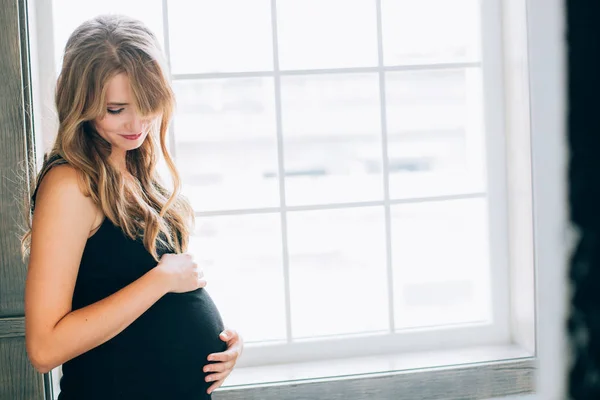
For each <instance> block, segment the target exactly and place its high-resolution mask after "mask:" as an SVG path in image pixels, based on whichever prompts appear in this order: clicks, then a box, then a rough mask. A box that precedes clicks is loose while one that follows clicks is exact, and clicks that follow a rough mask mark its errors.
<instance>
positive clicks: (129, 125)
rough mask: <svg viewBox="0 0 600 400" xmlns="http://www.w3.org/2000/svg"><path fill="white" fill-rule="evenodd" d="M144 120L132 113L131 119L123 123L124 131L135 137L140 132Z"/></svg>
mask: <svg viewBox="0 0 600 400" xmlns="http://www.w3.org/2000/svg"><path fill="white" fill-rule="evenodd" d="M143 127H144V119H143V118H142V117H140V115H139V114H137V113H132V116H131V118H129V119H128V120H127V121H126V122H125V130H126V131H127V133H129V134H131V135H137V134H138V133H140V132H142V129H143Z"/></svg>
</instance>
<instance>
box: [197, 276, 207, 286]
mask: <svg viewBox="0 0 600 400" xmlns="http://www.w3.org/2000/svg"><path fill="white" fill-rule="evenodd" d="M206 284H207V282H206V280H205V279H204V278H198V287H199V288H203V287H205V286H206Z"/></svg>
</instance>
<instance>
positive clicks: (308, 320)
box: [288, 207, 388, 338]
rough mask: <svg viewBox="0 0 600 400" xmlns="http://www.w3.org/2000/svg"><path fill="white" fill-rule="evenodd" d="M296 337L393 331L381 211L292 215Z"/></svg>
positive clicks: (377, 209) (363, 210)
mask: <svg viewBox="0 0 600 400" xmlns="http://www.w3.org/2000/svg"><path fill="white" fill-rule="evenodd" d="M288 231H289V236H288V239H289V255H290V285H291V301H292V333H293V336H294V337H295V338H302V337H311V336H320V335H335V334H346V333H359V332H374V331H382V330H386V329H388V314H387V313H388V300H387V289H386V288H387V286H386V264H385V227H384V210H383V208H382V207H365V208H362V207H361V208H352V209H342V210H319V211H302V212H300V211H298V212H291V213H289V214H288Z"/></svg>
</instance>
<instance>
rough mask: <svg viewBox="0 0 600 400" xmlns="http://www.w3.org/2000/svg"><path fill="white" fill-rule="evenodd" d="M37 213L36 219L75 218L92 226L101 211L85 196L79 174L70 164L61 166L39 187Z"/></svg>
mask: <svg viewBox="0 0 600 400" xmlns="http://www.w3.org/2000/svg"><path fill="white" fill-rule="evenodd" d="M35 204H36V205H35V212H34V224H35V222H36V220H38V221H37V222H39V220H44V221H45V220H53V221H55V220H56V219H63V220H64V219H75V220H78V221H79V223H81V224H84V225H87V226H88V227H92V226H93V225H94V222H95V221H96V219H97V215H98V210H97V207H96V205H95V204H94V202H93V201H92V199H91V198H90V197H88V196H86V195H85V193H84V189H83V185H82V182H81V179H80V177H79V173H78V172H77V170H76V169H75V168H73V167H72V166H70V165H66V164H63V165H58V166H55V167H53V168H52V169H50V170H49V171H48V172H47V173H46V175H45V176H44V177H43V179H42V181H41V182H40V186H39V188H38V192H37V196H36V202H35Z"/></svg>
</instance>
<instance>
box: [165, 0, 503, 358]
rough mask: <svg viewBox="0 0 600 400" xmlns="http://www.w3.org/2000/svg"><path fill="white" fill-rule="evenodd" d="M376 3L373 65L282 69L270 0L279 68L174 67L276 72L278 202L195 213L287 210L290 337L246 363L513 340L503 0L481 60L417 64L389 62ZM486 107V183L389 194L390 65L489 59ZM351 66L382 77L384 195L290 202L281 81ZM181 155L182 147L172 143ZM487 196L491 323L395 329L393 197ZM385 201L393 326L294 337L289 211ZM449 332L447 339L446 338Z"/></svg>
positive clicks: (259, 349) (251, 351)
mask: <svg viewBox="0 0 600 400" xmlns="http://www.w3.org/2000/svg"><path fill="white" fill-rule="evenodd" d="M374 3H375V4H376V5H377V29H378V33H377V42H378V66H376V67H366V68H335V69H318V70H292V71H288V70H285V71H281V70H280V69H279V60H278V42H277V40H278V39H277V38H278V36H277V33H278V32H277V19H276V17H275V16H276V15H277V12H276V7H277V2H276V1H275V0H272V1H271V15H272V18H271V20H272V23H271V28H272V35H273V57H274V69H273V71H258V72H234V73H199V74H172V76H171V77H172V80H173V81H185V80H201V79H214V78H223V77H257V76H268V77H274V80H275V109H276V115H277V142H278V153H279V157H278V160H279V162H278V174H277V175H278V179H279V188H280V205H279V207H277V208H275V209H273V208H266V209H262V208H260V209H242V210H235V211H229V210H227V211H223V212H220V211H216V212H196V216H198V217H202V216H214V215H240V214H249V213H257V212H277V213H279V214H280V217H281V226H282V232H283V236H284V237H283V247H284V249H283V276H284V285H285V290H284V294H285V310H286V313H285V314H286V343H283V344H279V343H257V344H248V345H247V346H246V350H245V354H244V357H243V359H242V360H240V365H241V366H250V365H254V366H256V365H265V364H276V363H286V362H287V363H289V362H300V361H308V360H318V359H327V358H331V357H357V356H368V355H373V354H386V353H390V352H392V353H396V352H402V351H409V350H410V351H414V350H416V349H420V350H437V349H445V348H458V347H464V346H470V345H488V344H499V343H508V342H509V341H510V329H509V305H508V303H509V284H508V276H509V272H508V242H507V241H508V225H507V221H508V218H507V200H506V199H507V191H506V172H505V171H506V151H505V137H504V108H503V99H504V90H503V88H504V87H503V77H502V38H501V32H502V28H501V15H502V14H501V10H500V8H501V5H500V4H501V3H500V1H499V0H484V1H482V2H481V5H482V7H481V26H482V30H481V31H482V33H481V36H482V44H481V47H482V54H481V58H482V60H481V61H480V62H464V63H446V64H420V65H410V66H391V67H390V66H384V64H383V38H382V35H383V34H382V21H381V20H382V18H381V1H380V0H376V1H375V0H374ZM162 4H163V32H164V37H165V52H166V55H167V57H168V59H169V63H170V50H169V21H168V0H162ZM482 66H484V68H482V76H483V88H484V89H483V92H484V113H485V119H484V121H485V129H484V130H485V132H486V137H485V147H486V148H485V150H486V153H487V157H486V167H487V177H486V178H487V182H488V187H487V191H484V192H474V193H465V194H459V195H449V196H435V197H427V198H413V199H403V200H390V196H389V183H388V162H387V128H386V126H387V120H386V112H385V106H384V105H385V104H386V102H385V81H386V80H385V73H386V72H389V71H406V70H410V71H427V70H440V69H443V70H445V69H455V68H465V67H482ZM348 72H363V73H377V74H378V76H379V85H380V96H381V98H380V101H381V104H382V112H381V127H382V146H383V149H382V151H383V160H384V162H383V177H384V200H383V201H378V202H360V203H344V204H329V205H327V206H295V207H292V206H288V205H286V200H285V195H286V193H285V184H286V182H285V173H284V160H283V157H282V154H283V133H282V131H283V129H282V121H281V84H280V80H281V77H282V76H294V75H311V74H342V73H348ZM176 129H177V128H176V127H175V129H174V131H175V132H172V134H171V135H170V137H171V148H172V151H173V150H174V149H175V148H176V146H175V143H176V140H177V139H176V136H177V132H176ZM173 154H174V157H175V159H176V158H177V154H176V152H175V151H173ZM469 198H487V200H488V220H489V237H490V240H489V242H490V268H491V271H490V272H491V274H490V277H491V279H490V280H491V282H492V283H491V296H492V301H491V303H492V319H493V322H492V323H491V324H464V325H461V326H458V327H448V326H441V327H435V328H426V329H412V330H407V331H403V332H395V329H394V300H393V283H392V273H393V272H392V262H391V258H392V255H391V226H390V225H391V218H390V207H391V205H393V204H402V203H419V202H428V201H443V200H453V199H469ZM382 205H383V206H384V208H385V215H386V221H385V224H386V242H387V243H386V248H387V257H386V258H387V260H386V264H387V266H386V269H387V274H388V275H387V276H388V282H387V284H388V301H389V303H388V309H389V318H388V319H389V331H388V333H386V334H375V335H373V334H368V335H367V334H365V335H361V334H355V335H346V336H343V337H332V338H315V339H311V340H302V341H294V340H293V338H292V333H291V332H292V327H291V318H290V315H291V306H290V302H291V301H290V284H289V260H288V251H287V248H286V247H287V244H286V242H287V240H286V237H287V234H286V230H287V218H286V215H287V212H289V211H296V210H320V209H342V208H348V207H353V206H382ZM440 335H443V340H440Z"/></svg>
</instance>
